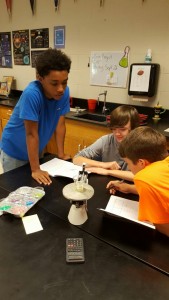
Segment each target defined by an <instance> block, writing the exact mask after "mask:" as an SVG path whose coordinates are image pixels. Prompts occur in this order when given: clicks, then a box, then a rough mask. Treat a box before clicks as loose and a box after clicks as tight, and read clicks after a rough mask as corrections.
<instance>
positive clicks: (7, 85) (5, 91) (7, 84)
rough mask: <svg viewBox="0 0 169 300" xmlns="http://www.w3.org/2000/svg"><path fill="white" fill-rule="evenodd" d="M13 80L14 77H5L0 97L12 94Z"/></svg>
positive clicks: (0, 85)
mask: <svg viewBox="0 0 169 300" xmlns="http://www.w3.org/2000/svg"><path fill="white" fill-rule="evenodd" d="M13 80H14V77H13V76H3V78H2V81H0V95H4V96H8V95H9V94H10V91H11V87H12V83H13Z"/></svg>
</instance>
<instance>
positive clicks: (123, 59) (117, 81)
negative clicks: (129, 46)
mask: <svg viewBox="0 0 169 300" xmlns="http://www.w3.org/2000/svg"><path fill="white" fill-rule="evenodd" d="M125 49H126V48H125ZM127 77H128V53H126V52H125V51H124V52H123V51H119V52H111V51H93V52H91V56H90V84H91V85H99V86H109V87H116V88H126V86H127Z"/></svg>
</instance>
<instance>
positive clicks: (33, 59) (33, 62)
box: [31, 50, 45, 68]
mask: <svg viewBox="0 0 169 300" xmlns="http://www.w3.org/2000/svg"><path fill="white" fill-rule="evenodd" d="M44 51H45V50H37V51H36V50H35V51H34V50H33V51H31V65H32V68H35V62H36V58H37V57H38V55H40V54H41V53H42V52H44Z"/></svg>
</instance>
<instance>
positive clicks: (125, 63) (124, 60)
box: [119, 46, 130, 68]
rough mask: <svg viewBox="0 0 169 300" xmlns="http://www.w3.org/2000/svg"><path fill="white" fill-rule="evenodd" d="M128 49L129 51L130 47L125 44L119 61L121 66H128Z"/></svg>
mask: <svg viewBox="0 0 169 300" xmlns="http://www.w3.org/2000/svg"><path fill="white" fill-rule="evenodd" d="M129 51H130V47H129V46H126V48H125V49H124V55H123V57H122V58H121V59H120V61H119V66H120V67H122V68H127V67H128V54H129Z"/></svg>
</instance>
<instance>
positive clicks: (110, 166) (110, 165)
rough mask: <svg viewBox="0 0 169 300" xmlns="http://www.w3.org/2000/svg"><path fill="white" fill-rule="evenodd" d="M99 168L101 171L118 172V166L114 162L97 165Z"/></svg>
mask: <svg viewBox="0 0 169 300" xmlns="http://www.w3.org/2000/svg"><path fill="white" fill-rule="evenodd" d="M99 167H101V168H103V169H109V170H120V169H121V168H120V166H119V164H118V163H117V162H116V161H111V162H102V163H100V164H99Z"/></svg>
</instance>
